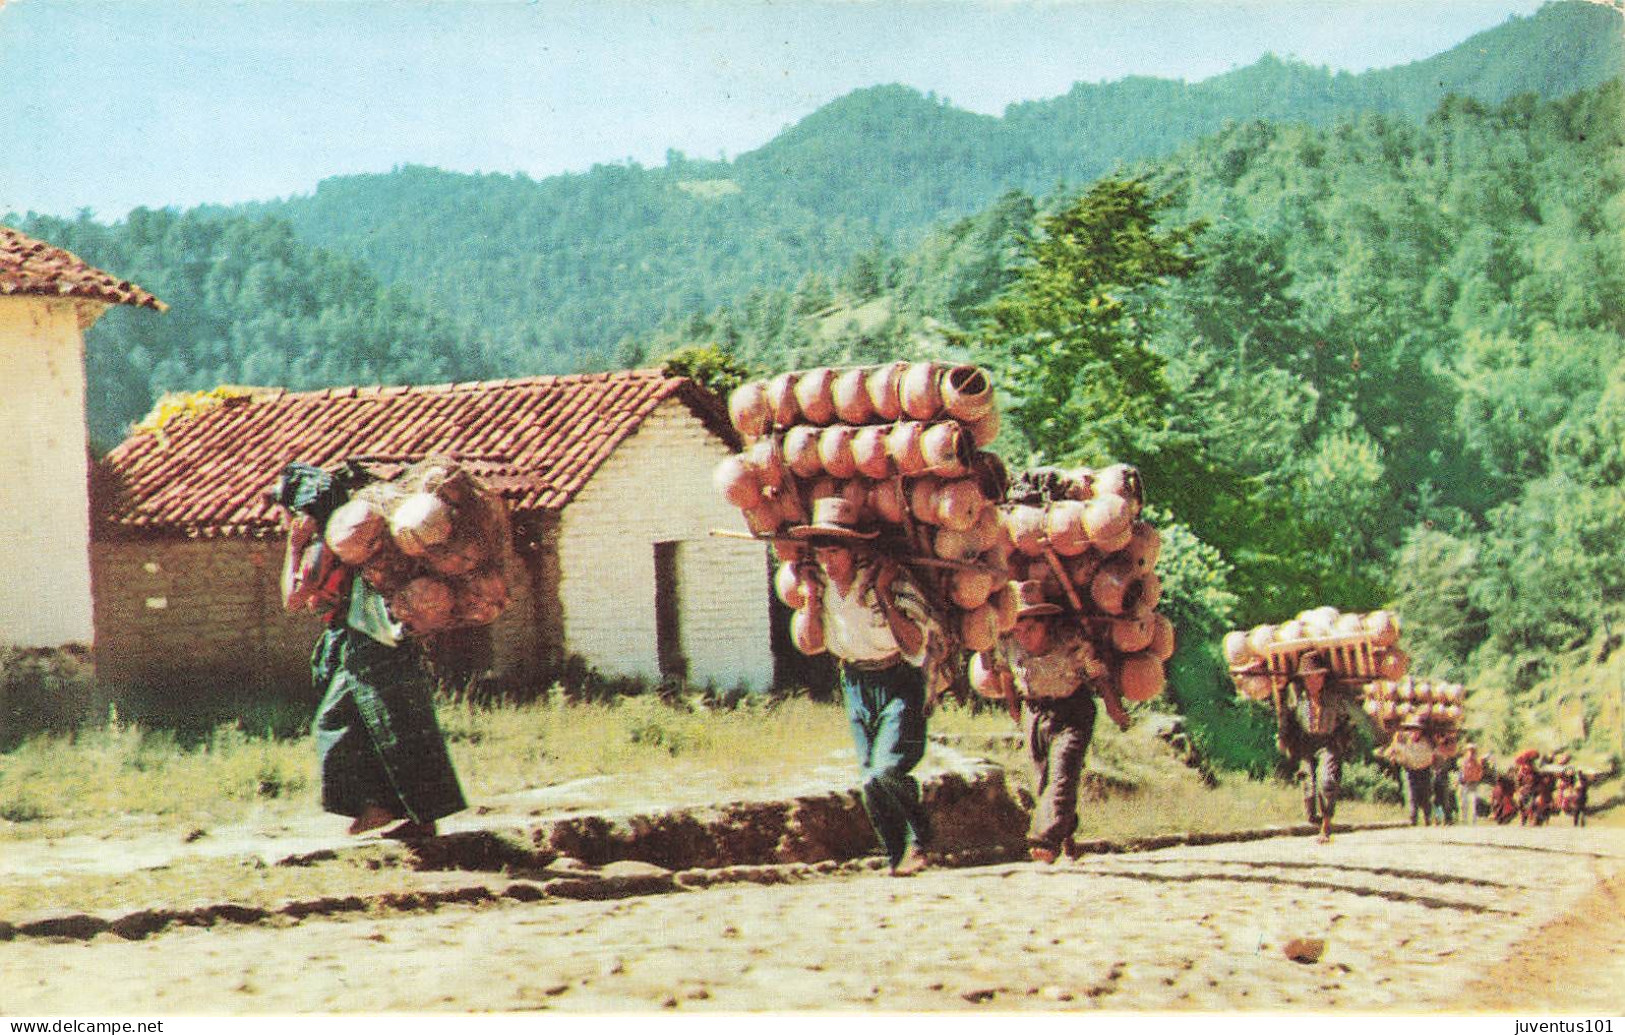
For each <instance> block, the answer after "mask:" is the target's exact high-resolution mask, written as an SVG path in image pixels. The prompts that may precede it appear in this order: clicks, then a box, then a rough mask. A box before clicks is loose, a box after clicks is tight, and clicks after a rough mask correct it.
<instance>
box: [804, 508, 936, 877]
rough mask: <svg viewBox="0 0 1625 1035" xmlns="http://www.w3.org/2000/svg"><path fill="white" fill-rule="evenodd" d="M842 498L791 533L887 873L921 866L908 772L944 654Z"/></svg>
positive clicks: (895, 571)
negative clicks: (835, 674)
mask: <svg viewBox="0 0 1625 1035" xmlns="http://www.w3.org/2000/svg"><path fill="white" fill-rule="evenodd" d="M858 517H859V513H858V509H857V507H856V506H854V505H853V504H852V503H851V501H849V500H845V499H841V498H839V497H826V498H824V499H820V500H818V501H817V502H816V503H815V504H814V505H813V520H812V523H811V524H808V525H799V526H797V527H794V528H792V529H790V532H789V534H790V535H791V536H792V537H793V538H796V539H801V540H804V541H806V542H807V543H808V545H809V546H810V547H811V549H812V554H813V559H814V561H815V562H816V563H815V564H814V565H813V566H812V577H811V578H810V580H809V585H808V596H809V599H808V607H809V608H810V609H811V610H812V611H813V613H814V614H816V615H817V616H818V619H819V621H820V622H821V624H822V626H823V634H824V649H825V650H827V651H829V653H831V654H833V655H834V656H835V657H836V658H838V659H840V682H841V694H842V697H843V699H844V700H845V704H846V714H847V718H848V720H849V721H850V723H851V726H852V739H853V741H854V743H855V744H856V747H857V753H858V764H859V765H860V766H862V770H863V804H864V808H865V809H866V810H867V811H868V813H869V819H870V822H871V823H873V824H874V828H875V833H876V835H878V836H879V838H880V845H881V848H882V849H883V850H884V851H885V853H886V858H887V860H888V862H890V864H891V872H892V874H893V875H894V876H898V877H906V876H911V875H913V874H915V873H918V872H919V871H920V870H922V869H924V868H925V866H926V858H925V852H924V849H925V847H926V846H927V844H929V843H930V840H931V825H930V820H929V818H928V817H927V815H926V812H925V808H924V805H923V804H922V802H921V800H920V788H919V784H918V783H917V782H915V779H914V777H913V776H911V775H910V772H911V771H912V770H913V768H914V767H915V766H916V765H917V764H919V761H920V759H921V758H922V757H923V756H924V754H925V723H926V670H929V669H931V668H934V667H935V664H936V660H937V656H938V655H940V654H941V653H942V651H943V650H944V646H943V644H944V640H943V636H942V632H941V624H940V622H939V621H938V620H937V619H936V617H935V616H934V615H933V614H932V611H931V608H930V607H929V606H928V604H927V602H926V599H925V597H924V595H923V594H922V593H921V591H920V589H919V587H918V586H917V585H916V583H915V582H914V580H913V579H912V578H911V577H910V575H909V573H908V572H906V571H904V570H903V568H902V567H901V565H899V564H898V562H897V561H896V560H895V559H894V558H892V557H889V556H886V555H884V554H882V553H880V552H878V551H877V550H875V548H874V544H873V543H872V542H871V540H873V539H874V538H876V537H877V536H878V535H879V532H878V531H876V530H868V529H863V528H860V527H859V525H858Z"/></svg>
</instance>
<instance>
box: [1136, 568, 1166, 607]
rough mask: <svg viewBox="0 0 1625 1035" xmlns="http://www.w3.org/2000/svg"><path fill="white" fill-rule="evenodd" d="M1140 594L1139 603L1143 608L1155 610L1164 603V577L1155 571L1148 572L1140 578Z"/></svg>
mask: <svg viewBox="0 0 1625 1035" xmlns="http://www.w3.org/2000/svg"><path fill="white" fill-rule="evenodd" d="M1139 585H1140V594H1139V599H1138V601H1137V602H1138V603H1139V604H1140V606H1141V607H1149V608H1152V609H1153V610H1154V609H1155V608H1156V606H1157V605H1158V604H1160V603H1162V576H1161V575H1158V574H1157V573H1156V572H1154V571H1148V572H1146V573H1145V574H1143V575H1141V576H1140V577H1139Z"/></svg>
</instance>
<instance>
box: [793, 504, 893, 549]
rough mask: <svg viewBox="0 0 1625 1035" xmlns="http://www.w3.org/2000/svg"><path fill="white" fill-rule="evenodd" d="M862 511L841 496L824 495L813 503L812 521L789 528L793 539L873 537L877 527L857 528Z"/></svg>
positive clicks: (877, 532) (875, 534)
mask: <svg viewBox="0 0 1625 1035" xmlns="http://www.w3.org/2000/svg"><path fill="white" fill-rule="evenodd" d="M861 516H862V511H860V510H859V508H858V505H857V504H855V503H853V502H852V501H851V500H848V499H846V498H844V497H841V496H825V497H824V498H823V499H820V500H817V501H815V502H814V503H813V512H812V523H811V524H808V525H796V526H795V527H794V528H792V529H790V533H789V534H790V536H791V537H792V538H794V539H873V538H874V537H875V536H878V535H879V534H880V531H879V529H863V528H859V527H858V524H859V518H860V517H861Z"/></svg>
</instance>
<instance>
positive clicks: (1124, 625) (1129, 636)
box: [1111, 611, 1156, 654]
mask: <svg viewBox="0 0 1625 1035" xmlns="http://www.w3.org/2000/svg"><path fill="white" fill-rule="evenodd" d="M1155 635H1156V622H1155V621H1153V620H1152V617H1151V613H1150V612H1148V611H1147V612H1141V613H1140V614H1138V615H1132V616H1126V617H1123V618H1118V619H1115V620H1114V621H1113V622H1112V623H1111V636H1112V646H1113V647H1115V648H1116V649H1117V651H1118V653H1120V654H1134V653H1137V652H1139V651H1142V650H1146V649H1147V648H1149V647H1150V646H1151V640H1152V639H1153V638H1154V637H1155Z"/></svg>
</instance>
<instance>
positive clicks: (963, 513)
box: [933, 478, 987, 532]
mask: <svg viewBox="0 0 1625 1035" xmlns="http://www.w3.org/2000/svg"><path fill="white" fill-rule="evenodd" d="M935 503H936V516H937V520H936V521H935V522H933V523H934V524H938V525H941V526H942V527H943V528H949V529H952V530H953V531H955V532H968V531H970V530H971V529H972V528H974V527H975V525H976V522H977V520H978V519H979V518H980V517H981V516H982V510H983V509H984V508H985V507H986V506H987V500H986V498H984V497H983V496H982V489H981V486H979V485H977V484H976V482H975V481H973V480H972V479H969V478H959V479H955V480H953V481H945V482H941V483H939V485H938V487H937V491H936V500H935Z"/></svg>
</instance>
